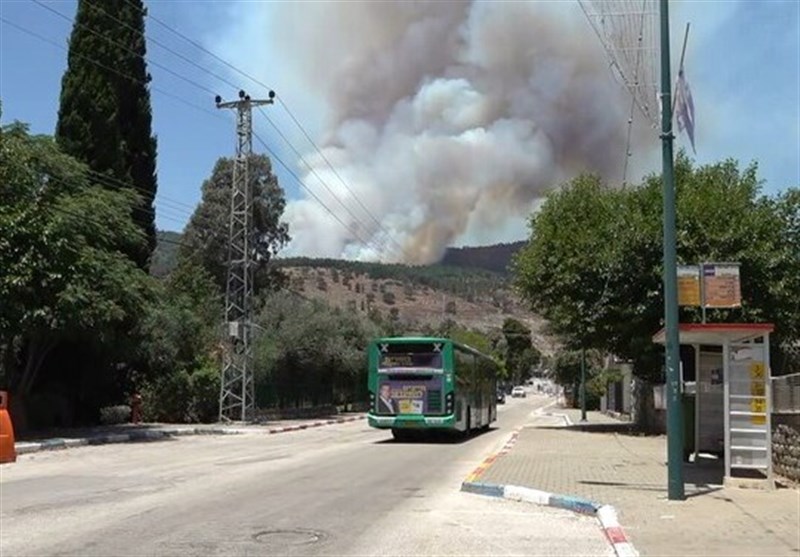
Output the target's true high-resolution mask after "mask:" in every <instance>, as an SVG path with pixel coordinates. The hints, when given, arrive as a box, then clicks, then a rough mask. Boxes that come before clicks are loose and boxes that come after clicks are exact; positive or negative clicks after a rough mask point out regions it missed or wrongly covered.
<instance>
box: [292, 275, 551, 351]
mask: <svg viewBox="0 0 800 557" xmlns="http://www.w3.org/2000/svg"><path fill="white" fill-rule="evenodd" d="M299 263H302V264H299ZM281 266H282V268H283V269H284V271H285V272H286V273H287V275H289V277H290V280H289V285H290V286H289V287H290V289H291V290H292V291H293V292H295V293H297V294H299V295H301V296H303V297H304V298H306V299H317V300H323V301H325V302H326V303H328V304H329V305H332V306H335V307H340V308H343V309H349V310H350V311H356V312H360V313H364V314H369V313H373V314H375V313H377V314H379V315H380V317H381V318H382V319H391V320H396V321H398V322H401V323H404V324H406V329H407V330H409V331H413V330H414V329H418V328H420V327H422V326H423V325H430V326H438V325H440V324H441V323H442V322H443V321H445V320H448V319H450V320H453V321H455V322H457V323H458V324H459V325H462V326H466V327H469V328H472V329H478V330H481V331H484V332H488V331H490V330H492V329H499V328H500V327H501V326H502V324H503V321H504V320H505V319H506V318H507V317H513V318H514V319H517V320H519V321H522V322H523V323H525V324H526V325H527V326H528V327H530V328H531V331H532V336H533V342H534V345H536V347H537V348H538V349H539V350H540V351H541V352H542V353H544V354H548V355H551V354H553V352H554V350H555V344H554V342H553V340H552V339H551V338H549V337H548V336H547V335H546V334H545V332H544V326H545V322H544V321H543V320H542V319H541V318H539V317H538V316H536V315H535V314H533V313H531V312H529V311H527V310H526V309H525V307H524V305H523V304H522V303H521V301H520V300H519V298H518V297H517V296H516V295H515V294H514V293H513V291H512V290H511V288H510V286H509V285H508V278H507V277H505V276H502V275H499V274H497V273H489V272H487V271H483V270H470V269H464V268H458V267H448V266H445V265H431V266H424V267H406V266H402V265H380V264H375V263H358V262H352V261H340V260H313V259H303V260H287V261H282V262H281Z"/></svg>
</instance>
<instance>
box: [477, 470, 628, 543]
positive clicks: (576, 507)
mask: <svg viewBox="0 0 800 557" xmlns="http://www.w3.org/2000/svg"><path fill="white" fill-rule="evenodd" d="M461 491H464V492H467V493H475V494H477V495H487V496H489V497H499V498H501V499H510V500H512V501H524V502H527V503H534V504H537V505H544V506H547V507H556V508H559V509H565V510H568V511H573V512H577V513H580V514H587V515H594V516H595V517H597V519H598V521H599V522H600V526H601V527H602V529H603V532H604V533H605V535H606V538H607V539H608V541H609V543H610V544H611V547H613V548H614V553H616V554H617V556H618V557H638V555H639V553H638V552H637V551H636V549H634V547H633V544H631V543H630V541H628V538H627V537H626V536H625V531H624V530H623V529H622V526H620V524H619V521H618V520H617V512H616V511H615V510H614V507H612V506H610V505H598V504H597V503H593V502H591V501H589V500H586V499H581V498H580V497H570V496H567V495H555V494H553V493H548V492H546V491H539V490H538V489H531V488H529V487H521V486H517V485H496V484H487V483H481V482H466V481H465V482H464V483H462V484H461Z"/></svg>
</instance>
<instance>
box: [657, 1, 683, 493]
mask: <svg viewBox="0 0 800 557" xmlns="http://www.w3.org/2000/svg"><path fill="white" fill-rule="evenodd" d="M660 6H661V141H662V144H661V147H662V149H661V157H662V165H663V189H664V329H665V331H664V332H665V337H666V338H665V341H666V342H665V345H666V350H665V352H666V362H665V363H666V380H667V496H668V498H669V499H670V500H683V499H685V498H686V497H685V494H684V484H683V414H682V412H681V385H680V376H679V374H680V370H679V366H680V345H679V343H680V334H679V331H678V265H677V255H676V247H675V237H676V233H675V177H674V172H673V165H674V161H673V156H672V140H673V139H674V138H675V136H674V134H673V133H672V98H671V93H670V91H671V87H672V84H671V76H670V50H669V3H668V0H660Z"/></svg>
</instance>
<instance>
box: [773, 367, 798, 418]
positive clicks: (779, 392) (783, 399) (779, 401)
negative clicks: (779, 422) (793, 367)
mask: <svg viewBox="0 0 800 557" xmlns="http://www.w3.org/2000/svg"><path fill="white" fill-rule="evenodd" d="M772 411H773V412H775V413H778V414H781V413H800V373H792V374H790V375H782V376H780V377H773V378H772Z"/></svg>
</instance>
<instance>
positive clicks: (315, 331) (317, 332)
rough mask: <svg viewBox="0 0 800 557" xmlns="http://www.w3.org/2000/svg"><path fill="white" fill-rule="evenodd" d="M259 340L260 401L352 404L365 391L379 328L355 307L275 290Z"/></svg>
mask: <svg viewBox="0 0 800 557" xmlns="http://www.w3.org/2000/svg"><path fill="white" fill-rule="evenodd" d="M258 322H259V325H260V326H259V330H260V331H261V332H262V334H259V335H258V337H257V338H256V340H255V343H254V353H255V361H256V364H255V365H256V371H257V375H256V389H257V392H258V394H257V397H258V398H259V404H260V405H262V406H266V405H279V406H281V407H285V406H295V405H302V404H304V403H311V404H314V405H316V404H329V403H332V402H337V403H346V402H350V401H352V400H354V399H356V398H357V397H358V396H359V393H361V394H363V391H364V389H365V388H366V387H365V384H366V376H365V373H366V359H365V358H366V356H365V348H366V345H367V342H368V340H369V339H370V338H372V337H375V336H378V335H379V330H378V329H377V327H376V326H375V325H374V324H373V323H371V322H370V321H369V320H366V319H364V318H362V317H360V316H359V315H357V314H354V313H352V312H348V311H343V310H339V309H335V308H331V307H330V306H328V305H326V304H324V303H322V302H320V301H305V300H299V299H292V298H291V297H289V296H285V295H277V294H273V295H271V296H269V297H268V298H267V299H266V301H265V305H264V309H263V313H262V314H261V316H260V317H259V321H258Z"/></svg>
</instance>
